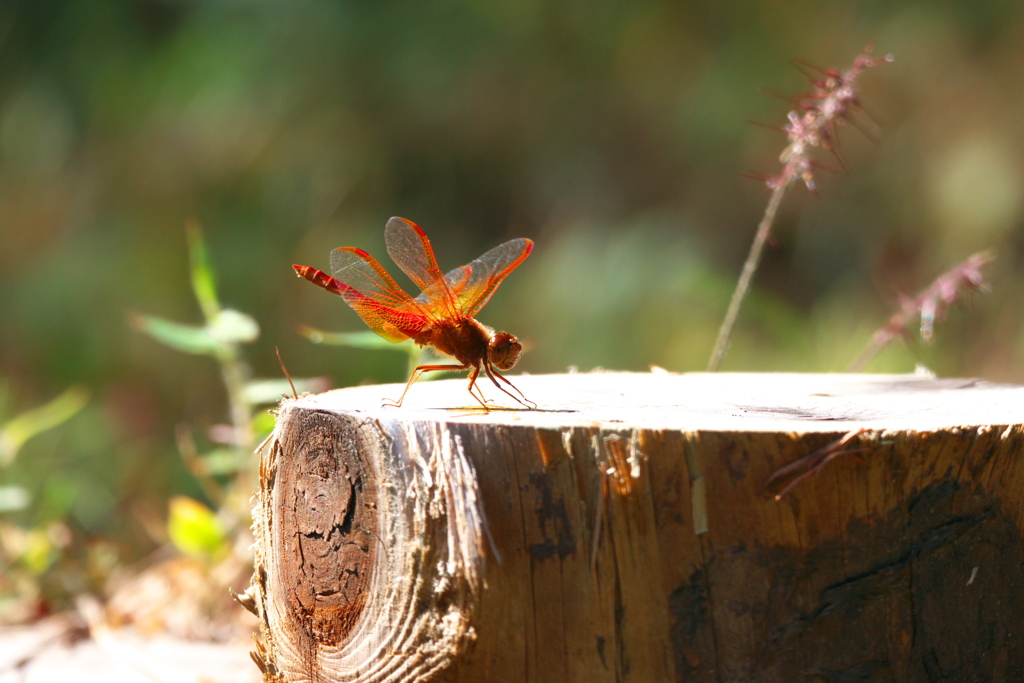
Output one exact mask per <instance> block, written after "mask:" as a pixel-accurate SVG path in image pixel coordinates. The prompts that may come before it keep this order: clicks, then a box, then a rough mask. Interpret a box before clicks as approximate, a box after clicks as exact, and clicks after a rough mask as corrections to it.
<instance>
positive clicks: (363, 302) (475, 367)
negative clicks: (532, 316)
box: [292, 217, 536, 410]
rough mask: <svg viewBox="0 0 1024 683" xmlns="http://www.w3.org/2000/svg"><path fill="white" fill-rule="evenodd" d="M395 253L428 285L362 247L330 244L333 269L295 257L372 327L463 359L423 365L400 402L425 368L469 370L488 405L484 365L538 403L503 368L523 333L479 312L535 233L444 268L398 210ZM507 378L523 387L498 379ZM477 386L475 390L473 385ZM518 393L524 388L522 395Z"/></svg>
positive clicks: (390, 236)
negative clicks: (392, 271) (401, 279)
mask: <svg viewBox="0 0 1024 683" xmlns="http://www.w3.org/2000/svg"><path fill="white" fill-rule="evenodd" d="M384 243H385V244H386V245H387V249H388V254H389V255H390V256H391V259H392V260H393V261H394V262H395V263H396V264H398V267H399V268H401V269H402V271H403V272H404V273H405V274H406V275H408V276H409V279H410V280H412V281H413V282H414V283H415V284H416V286H417V287H419V288H420V289H421V290H423V293H422V294H420V295H419V296H417V297H416V298H415V299H414V298H412V297H411V296H409V295H408V294H407V293H406V292H405V291H403V290H402V288H401V287H399V286H398V284H397V283H396V282H395V281H394V280H393V279H392V278H391V276H390V275H388V272H387V271H386V270H384V268H383V267H382V266H381V265H380V264H379V263H378V262H377V260H376V259H375V258H373V257H372V256H370V255H369V254H367V253H366V252H365V251H363V250H362V249H356V248H355V247H339V248H338V249H335V250H334V251H332V252H331V270H332V271H334V277H331V276H329V275H327V274H326V273H324V272H323V271H321V270H317V269H316V268H313V267H311V266H299V265H293V266H292V268H294V269H295V272H296V273H298V275H299V277H304V278H306V279H307V280H309V281H310V282H312V283H313V284H314V285H317V286H319V287H323V288H324V289H326V290H327V291H328V292H331V293H333V294H337V295H338V296H340V297H341V298H343V299H344V300H345V303H347V304H348V305H349V306H351V307H352V310H354V311H355V312H356V313H358V314H359V317H360V318H362V319H363V322H365V323H366V324H367V325H369V327H370V329H371V330H373V331H374V332H376V333H377V334H379V335H380V336H381V337H383V338H384V339H387V340H388V341H390V342H400V341H405V340H406V339H412V340H413V341H414V342H416V343H417V344H419V345H420V346H430V347H432V348H434V349H436V350H437V351H439V352H441V353H443V354H445V355H448V356H453V357H454V358H455V360H457V361H458V362H459V364H458V365H455V364H443V365H420V366H418V367H417V368H416V369H415V370H413V373H412V376H411V377H409V381H408V383H406V385H405V391H403V392H402V396H401V397H400V398H399V399H398V400H397V401H390V400H389V401H386V403H385V404H386V405H391V406H395V407H399V406H401V405H402V401H403V400H404V399H405V395H406V394H407V393H409V387H411V386H412V385H413V382H415V381H416V380H417V379H418V378H419V376H420V375H422V374H423V373H425V372H436V371H456V370H469V393H470V395H472V396H473V398H475V399H476V400H477V402H478V403H480V405H482V406H483V408H484V410H489V409H488V407H487V402H486V398H484V395H483V392H482V391H481V390H480V387H479V386H477V384H476V380H477V378H478V377H479V376H480V372H481V371H483V372H484V373H485V374H486V375H487V377H488V378H489V379H490V380H491V381H492V382H493V383H494V385H495V386H496V387H498V388H499V389H501V390H502V391H503V392H505V393H506V394H508V395H509V396H511V397H512V398H513V399H514V400H515V401H516V402H518V403H519V404H520V405H523V406H526V407H533V408H536V404H534V403H533V402H532V401H530V400H529V399H527V398H526V396H524V395H523V393H522V392H521V391H519V389H517V388H516V387H515V386H514V385H513V384H512V382H510V381H508V380H507V379H505V377H503V376H502V375H501V373H500V372H498V370H511V369H512V367H513V366H514V365H515V364H516V362H517V361H518V360H519V356H521V355H522V353H523V347H522V345H521V344H520V343H519V340H518V339H516V338H515V337H514V336H512V335H511V334H509V333H508V332H498V333H495V332H494V330H492V329H491V328H490V327H487V326H486V325H484V324H482V323H480V322H478V321H477V320H476V318H474V316H475V315H476V314H477V313H479V312H480V309H482V308H483V307H484V305H485V304H486V303H487V302H488V301H489V300H490V298H491V296H492V295H493V294H494V292H495V291H496V290H497V289H498V286H499V285H500V284H501V283H502V281H503V280H504V279H505V278H506V277H508V274H509V273H511V272H512V271H513V270H515V269H516V267H517V266H518V265H519V264H520V263H522V262H523V261H524V260H526V257H527V256H529V255H530V251H532V250H533V241H532V240H528V239H525V238H518V239H514V240H510V241H508V242H505V243H504V244H499V245H498V246H496V247H495V248H493V249H491V250H490V251H488V252H487V253H485V254H484V255H483V256H481V257H480V258H478V259H476V260H475V261H471V262H470V263H467V264H466V265H464V266H459V267H458V268H456V269H454V270H451V271H449V272H448V273H442V272H441V269H440V268H439V267H438V265H437V259H435V258H434V250H433V249H432V248H431V246H430V240H428V239H427V236H426V234H424V232H423V230H422V229H420V226H418V225H416V224H415V223H413V222H412V221H410V220H406V219H405V218H397V217H395V218H392V219H391V220H389V221H388V223H387V227H385V228H384ZM498 380H501V381H502V382H504V383H505V384H507V385H508V386H509V387H511V388H512V389H513V390H514V391H515V392H516V393H515V394H513V393H512V392H511V391H509V390H508V389H506V388H505V387H503V386H502V385H501V384H499V383H498ZM474 389H475V390H476V391H475V393H474ZM516 394H518V396H517V395H516Z"/></svg>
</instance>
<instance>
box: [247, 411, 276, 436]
mask: <svg viewBox="0 0 1024 683" xmlns="http://www.w3.org/2000/svg"><path fill="white" fill-rule="evenodd" d="M276 424H277V415H275V414H274V413H272V412H270V411H269V410H261V411H259V412H257V413H256V414H255V415H253V417H252V429H253V431H254V432H255V433H256V440H257V441H262V440H263V438H264V437H266V436H267V434H269V433H270V432H272V431H274V426H275V425H276Z"/></svg>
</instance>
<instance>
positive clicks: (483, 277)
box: [446, 237, 533, 318]
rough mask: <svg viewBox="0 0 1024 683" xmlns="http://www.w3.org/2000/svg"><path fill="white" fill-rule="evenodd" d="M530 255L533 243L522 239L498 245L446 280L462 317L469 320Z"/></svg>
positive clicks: (455, 271)
mask: <svg viewBox="0 0 1024 683" xmlns="http://www.w3.org/2000/svg"><path fill="white" fill-rule="evenodd" d="M531 251H533V241H532V240H528V239H526V238H524V237H520V238H518V239H514V240H509V241H508V242H505V243H503V244H499V245H498V246H496V247H495V248H494V249H491V250H490V251H488V252H487V253H485V254H484V255H483V256H481V257H480V258H478V259H475V260H473V261H471V262H469V263H467V264H466V265H464V266H461V267H460V268H456V269H455V270H452V271H451V272H449V273H448V275H447V276H446V278H447V280H448V283H449V287H451V288H452V290H453V295H454V297H455V300H456V302H457V304H458V307H459V309H460V310H461V312H462V315H464V316H466V317H469V318H472V317H473V316H475V315H476V314H477V313H479V312H480V309H482V308H483V307H484V305H486V304H487V302H488V301H489V300H490V298H491V296H492V295H493V294H494V292H495V291H496V290H497V289H498V286H499V285H500V284H501V283H502V281H503V280H504V279H505V278H506V277H508V274H509V273H511V272H512V271H513V270H515V269H516V268H517V267H518V266H519V264H520V263H522V262H523V261H525V260H526V257H527V256H529V255H530V252H531Z"/></svg>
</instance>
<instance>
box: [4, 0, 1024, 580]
mask: <svg viewBox="0 0 1024 683" xmlns="http://www.w3.org/2000/svg"><path fill="white" fill-rule="evenodd" d="M1022 17H1024V5H1022V4H1020V3H1017V2H1008V1H1005V0H972V1H971V2H967V1H965V0H932V1H930V2H901V3H891V2H877V1H875V2H836V1H826V2H821V1H820V0H817V1H815V2H810V1H809V0H797V1H795V2H788V3H778V2H763V1H762V2H758V1H754V0H748V1H744V2H734V3H714V2H690V3H680V2H668V1H663V0H633V1H632V2H629V3H592V2H579V1H572V0H567V1H547V2H543V1H541V0H516V1H515V2H480V1H469V0H464V1H462V2H455V1H451V0H441V1H435V2H343V1H336V2H329V1H326V0H323V1H318V0H294V1H290V2H270V1H265V2H258V1H253V2H241V1H238V0H223V1H201V0H108V1H105V2H95V1H94V0H66V1H63V2H59V1H57V2H39V1H38V0H6V1H5V2H3V3H2V4H0V423H2V422H3V420H5V419H10V418H12V417H13V416H15V415H17V414H19V413H22V412H24V411H26V410H29V409H31V408H33V407H35V406H39V405H41V404H44V403H45V402H47V401H49V400H51V399H53V398H54V397H56V396H58V395H60V394H61V392H63V391H65V390H66V389H68V388H69V387H79V388H81V389H82V390H84V391H86V392H88V396H89V401H88V403H87V404H86V405H85V407H84V408H83V409H82V410H81V411H80V412H78V413H77V414H75V415H74V417H72V418H71V419H69V420H68V421H66V422H65V423H64V424H62V425H60V426H59V427H57V428H54V429H52V430H50V431H47V432H45V433H43V434H40V435H39V436H36V437H34V438H33V439H31V440H30V441H28V442H26V443H25V444H24V446H23V448H22V449H21V451H20V453H19V454H18V457H17V458H16V459H15V460H14V461H13V462H12V463H11V464H10V466H9V467H7V468H0V477H2V478H3V481H2V482H0V483H5V484H12V483H16V484H18V485H19V486H20V487H23V488H24V489H25V490H26V491H27V492H28V493H29V494H30V501H31V502H30V504H29V505H28V507H27V508H26V509H23V510H21V511H13V512H10V513H8V514H6V515H5V517H6V519H7V520H8V521H9V522H11V523H12V524H16V525H20V527H21V528H48V527H45V524H46V523H48V522H50V521H53V520H62V527H61V528H62V529H65V530H66V531H67V532H68V533H67V534H66V536H67V538H64V539H63V540H62V541H61V542H56V541H53V542H52V543H51V544H50V546H53V547H55V548H57V549H56V550H55V549H53V548H52V547H51V548H50V550H49V551H48V552H51V557H50V559H49V561H48V563H47V562H43V565H45V566H47V567H50V566H57V565H59V564H60V563H61V562H79V563H80V564H81V568H83V571H84V572H85V573H86V574H88V573H89V572H99V573H100V574H102V571H101V569H96V566H95V565H96V562H97V560H96V559H95V557H94V555H95V548H96V547H101V548H104V549H105V550H104V553H105V555H104V556H105V557H109V558H113V559H110V560H109V562H128V561H131V560H134V559H136V558H138V557H140V556H142V555H143V554H144V553H146V552H148V551H149V550H150V549H151V548H153V547H154V546H155V544H156V543H157V542H158V541H159V536H160V533H159V532H158V531H154V530H155V529H159V527H160V525H161V524H162V523H163V522H162V520H164V519H165V518H166V515H167V501H168V498H169V497H170V496H171V495H173V494H175V493H184V494H186V495H189V496H193V497H195V498H198V499H200V500H206V497H205V495H204V491H203V490H202V489H201V488H200V486H199V485H198V484H197V483H196V481H195V478H194V477H192V476H191V474H189V472H188V470H187V469H186V467H184V466H183V464H182V458H181V456H180V454H179V452H178V447H177V446H176V444H175V438H174V433H175V429H176V427H177V426H178V425H181V424H184V425H188V426H189V427H190V428H191V429H193V430H194V432H195V434H196V438H197V439H203V438H205V437H204V434H205V433H206V430H207V429H208V428H210V427H212V426H214V425H217V424H219V423H223V422H226V421H227V420H228V419H229V417H228V409H227V398H226V395H225V390H224V388H223V383H222V382H221V377H220V372H219V370H218V366H217V365H216V363H215V362H214V361H213V360H211V359H210V358H204V357H199V356H189V355H185V354H181V353H178V352H176V351H173V350H171V349H169V348H167V347H166V346H162V345H161V344H159V343H157V342H156V341H154V340H153V339H151V338H149V337H147V336H145V335H143V334H140V333H139V332H137V331H136V330H134V329H132V328H131V327H130V326H129V325H128V323H127V316H128V315H129V314H130V313H132V312H135V313H145V314H153V315H159V316H163V317H166V318H169V319H173V320H178V321H182V322H189V323H194V324H200V323H201V321H202V316H201V314H200V310H199V307H198V306H197V304H196V301H195V298H194V296H193V293H192V290H191V288H190V284H189V277H190V276H189V265H188V248H187V242H186V237H185V225H186V223H187V222H188V221H197V222H198V223H200V224H201V225H202V226H203V231H204V233H205V237H206V241H207V246H208V250H209V254H210V259H211V261H212V264H213V268H214V270H215V272H216V275H217V278H218V283H219V294H220V299H221V303H222V304H223V305H224V306H228V307H231V308H235V309H238V310H240V311H244V312H246V313H248V314H250V315H251V316H253V318H254V319H255V320H256V321H257V322H258V323H259V325H260V328H261V334H260V337H259V339H258V340H257V341H256V342H255V343H252V344H248V345H246V346H245V347H244V353H245V357H246V359H247V360H248V361H249V364H250V367H251V371H252V373H253V376H256V377H279V376H280V371H279V369H278V363H277V360H276V358H275V357H274V347H275V346H277V347H280V349H281V353H282V355H283V356H284V359H285V361H286V363H287V365H288V368H289V370H290V372H291V373H292V374H293V375H295V376H306V377H309V376H317V375H324V376H327V377H329V378H330V379H331V381H332V383H333V385H335V386H345V385H350V384H355V383H360V382H367V381H372V382H400V381H404V379H405V377H406V360H407V359H406V358H405V357H404V356H403V355H401V354H395V353H381V352H376V351H372V350H358V349H346V348H336V347H327V346H322V345H313V344H311V343H309V342H308V341H307V340H305V339H303V338H302V337H300V336H299V335H298V334H297V333H296V327H297V326H298V325H299V324H309V325H313V326H315V327H319V328H323V329H328V330H352V331H356V330H364V329H365V327H364V326H363V325H362V323H361V322H360V321H359V319H358V318H357V317H356V316H355V315H354V314H353V313H352V312H351V311H350V310H349V309H348V308H347V307H346V306H344V304H343V302H341V301H340V300H339V299H338V298H337V297H333V296H329V295H327V294H326V293H324V292H323V291H320V290H318V289H317V288H315V287H312V286H311V285H309V284H308V283H306V282H304V281H301V280H299V279H297V278H296V277H295V275H294V273H293V272H292V269H291V264H292V263H303V264H308V265H313V266H316V267H319V268H327V266H328V254H329V252H330V250H331V249H333V248H334V247H338V246H344V245H350V246H358V247H361V248H363V249H366V250H367V251H369V252H370V253H371V254H375V255H377V256H378V257H379V258H380V259H381V261H382V262H383V263H384V264H385V265H386V266H388V267H390V266H391V263H390V260H389V259H387V257H386V255H385V251H384V245H383V228H384V224H385V222H386V221H387V219H388V218H389V217H390V216H392V215H399V216H405V217H408V218H410V219H412V220H414V221H416V222H418V223H419V224H420V225H421V226H423V228H424V229H425V230H426V232H427V233H428V234H429V235H430V237H431V239H432V240H433V242H434V245H435V248H436V250H437V252H438V257H439V260H440V261H441V265H442V267H443V268H445V269H447V268H451V267H454V266H456V265H459V264H461V263H465V262H467V261H469V260H471V259H472V258H474V257H476V256H478V255H479V254H480V253H482V252H483V251H485V250H486V249H488V248H490V247H492V246H494V245H495V244H497V243H498V242H500V241H502V240H505V239H509V238H511V237H516V236H524V237H530V238H532V239H534V240H535V242H536V248H535V251H534V254H533V255H532V256H531V258H530V259H528V260H527V261H526V262H525V263H524V264H523V265H522V266H521V267H520V268H519V269H518V270H517V271H516V272H515V273H514V274H513V275H512V276H511V277H510V278H509V279H508V280H507V281H506V283H505V284H504V285H503V286H502V288H501V290H500V292H499V293H498V294H497V295H496V296H495V298H494V299H493V300H492V302H491V303H490V304H489V305H488V307H487V309H486V310H485V311H484V313H483V314H482V315H481V320H482V321H483V322H485V323H487V324H490V325H492V326H494V327H497V328H499V329H505V330H509V331H511V332H513V333H515V334H517V335H519V336H520V337H521V338H523V339H524V340H525V342H526V344H527V349H528V350H527V353H526V354H525V355H524V358H523V361H522V362H521V364H520V366H519V367H518V368H517V370H519V369H521V370H523V371H527V372H531V373H541V372H559V371H564V370H565V369H566V368H568V367H569V366H576V367H578V368H579V369H581V370H588V369H592V368H594V367H598V366H600V367H605V368H612V369H630V370H643V369H646V368H647V367H648V366H649V365H652V364H654V365H659V366H663V367H665V368H667V369H670V370H673V371H694V370H702V369H703V368H704V366H705V364H706V362H707V358H708V354H709V353H710V351H711V346H712V344H713V341H714V337H715V332H716V330H717V326H718V324H719V322H720V321H721V317H722V315H723V314H724V311H725V308H726V305H727V303H728V298H729V296H730V294H731V291H732V287H733V285H734V283H735V279H736V277H737V275H738V273H739V269H740V265H741V262H742V260H743V258H744V257H745V256H746V251H747V249H748V246H749V244H750V240H751V238H752V236H753V233H754V228H755V226H756V224H757V222H758V220H759V219H760V216H761V213H762V212H763V210H764V205H765V202H766V198H767V197H766V193H765V191H764V188H763V186H762V185H761V184H760V183H758V182H755V181H751V180H746V179H743V178H741V177H739V174H741V173H745V172H754V173H762V174H766V175H767V174H773V173H775V172H777V170H778V167H779V162H778V154H779V152H780V151H781V150H782V148H783V147H784V146H785V137H784V135H782V134H781V133H778V132H774V131H771V130H766V129H764V128H761V127H757V126H753V125H751V124H750V121H758V122H763V123H766V124H769V125H771V126H781V125H782V124H783V123H784V122H785V116H786V113H787V111H788V110H789V108H790V105H789V104H787V103H786V102H784V101H780V100H778V99H773V98H771V97H768V96H766V95H765V91H773V92H777V93H784V94H787V95H790V94H798V93H801V92H806V91H807V90H808V89H809V88H808V85H807V79H806V77H805V76H804V75H802V74H801V73H800V71H799V70H798V69H796V68H794V66H793V64H792V63H791V60H794V59H804V60H807V61H808V62H811V63H814V64H817V65H820V66H823V67H846V66H848V65H849V64H850V62H851V61H852V60H853V58H854V57H855V56H856V55H857V54H858V53H859V52H860V51H861V49H862V48H863V47H864V46H865V45H866V44H868V43H874V44H875V45H876V53H877V54H879V55H881V54H885V53H892V54H893V55H894V56H895V62H893V63H891V64H887V65H884V66H880V67H878V68H875V69H871V70H869V71H868V72H867V73H865V74H864V76H863V77H862V79H861V82H860V86H861V100H862V102H863V104H864V107H865V110H866V112H856V113H854V119H855V120H856V122H858V123H859V124H860V125H861V126H862V127H864V128H866V129H867V130H868V131H869V132H870V133H871V135H872V137H873V138H875V140H874V141H873V140H871V139H869V138H868V137H867V136H865V135H863V134H861V133H859V132H858V131H857V130H856V129H855V128H854V127H852V126H846V127H845V128H843V129H842V131H841V135H840V151H841V155H842V160H843V161H842V163H840V162H838V161H837V160H836V159H835V158H830V157H828V156H827V155H826V156H822V157H819V158H820V159H821V161H822V163H823V164H825V165H828V166H831V167H833V168H835V169H836V171H835V172H821V173H819V178H818V179H819V191H818V196H817V197H815V196H813V195H810V194H809V193H807V192H806V191H805V190H803V189H802V188H798V187H794V188H793V190H791V192H790V194H789V195H788V196H787V198H786V200H785V202H784V203H783V208H782V211H781V214H780V216H779V219H778V222H777V225H776V229H775V231H774V235H775V242H774V244H773V245H772V248H770V249H769V250H768V251H767V253H766V255H765V258H764V261H763V265H762V269H761V271H760V272H759V273H758V275H757V277H756V278H755V284H754V289H753V292H752V295H751V297H750V299H749V300H748V301H747V303H746V305H745V307H744V309H743V311H742V313H741V316H740V321H739V324H738V327H737V330H736V333H735V337H734V341H733V344H732V348H731V351H730V354H729V356H728V357H727V358H726V360H725V362H724V364H723V366H722V368H723V370H734V371H740V370H742V371H748V370H756V371H784V370H785V371H815V372H818V371H840V370H842V369H843V368H844V367H845V366H846V365H847V364H848V363H849V362H850V361H851V360H852V359H853V358H854V357H855V356H856V355H857V353H858V352H859V351H860V350H861V349H862V348H863V346H864V345H865V344H867V342H868V340H869V339H870V336H871V333H872V331H873V330H874V329H876V328H877V327H880V326H881V325H883V324H884V323H885V321H886V320H887V319H888V317H889V316H890V314H891V313H892V311H893V307H894V305H895V302H896V300H897V295H898V293H899V292H905V293H908V294H914V293H916V292H917V291H919V290H920V289H922V288H924V287H925V286H926V285H927V284H928V283H930V282H931V281H932V280H933V279H934V278H935V277H936V276H937V275H938V274H939V273H940V272H942V271H943V270H944V269H946V268H948V267H949V266H951V265H953V264H954V263H957V262H959V261H961V260H963V259H964V258H966V257H967V256H968V255H969V254H971V253H972V252H975V251H978V250H981V249H986V248H987V249H992V250H993V252H994V253H995V255H996V259H997V260H996V262H995V264H994V265H993V266H992V267H991V269H990V270H989V271H988V276H989V280H990V281H991V284H992V292H991V293H990V294H987V295H984V296H978V295H975V296H973V297H970V298H969V300H968V301H967V302H966V303H965V304H964V305H962V306H959V307H958V308H956V309H955V310H954V311H953V312H952V313H951V315H950V316H949V318H948V319H947V320H946V321H945V322H944V323H942V324H941V325H940V326H938V327H937V332H936V339H935V343H934V344H932V345H931V346H929V347H922V346H921V345H920V344H916V345H912V346H908V345H906V344H899V345H896V346H894V347H891V348H889V349H887V350H885V351H883V352H882V354H881V355H880V356H879V357H878V358H877V359H876V360H875V361H874V362H873V363H872V364H871V366H870V367H869V370H871V371H885V372H890V371H892V372H909V371H912V370H913V368H914V366H915V364H916V363H923V364H925V365H927V366H928V367H929V368H931V369H932V370H933V371H935V372H937V373H939V374H940V375H945V376H957V375H961V376H982V377H986V378H989V379H992V380H998V381H1012V382H1024V314H1022V307H1021V304H1020V302H1021V301H1022V300H1024V271H1022V269H1021V265H1022V260H1024V221H1022V215H1024V88H1021V87H1020V84H1021V83H1024V52H1022V47H1021V46H1022V45H1024V21H1022ZM843 165H845V167H846V169H847V170H845V171H844V170H842V166H843ZM402 281H403V282H404V280H402ZM535 398H536V399H537V400H540V401H543V398H542V397H535ZM207 502H209V501H207ZM40 525H44V526H40ZM51 535H52V534H51ZM0 540H2V539H0ZM51 540H52V539H51ZM48 547H49V546H48ZM90 553H92V555H90ZM104 553H101V554H104ZM76 558H77V559H76ZM89 558H92V559H89ZM100 564H102V562H101V563H100ZM83 581H84V582H85V583H87V582H88V581H87V580H86V579H83ZM65 582H66V579H65ZM64 588H65V589H67V590H72V591H73V590H74V586H70V587H69V586H64Z"/></svg>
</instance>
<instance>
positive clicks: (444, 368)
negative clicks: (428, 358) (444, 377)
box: [381, 364, 466, 408]
mask: <svg viewBox="0 0 1024 683" xmlns="http://www.w3.org/2000/svg"><path fill="white" fill-rule="evenodd" d="M465 369H466V366H465V365H452V364H448V365H417V366H416V369H415V370H413V371H412V375H410V376H409V381H408V382H406V383H405V391H403V392H402V396H401V397H400V398H399V399H398V400H397V401H392V400H391V399H384V402H383V403H382V404H381V405H385V406H389V407H392V408H401V407H402V401H404V400H405V395H406V394H408V393H409V387H411V386H412V385H413V382H415V381H416V380H417V379H419V376H420V375H422V374H423V373H424V372H454V371H457V370H465Z"/></svg>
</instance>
